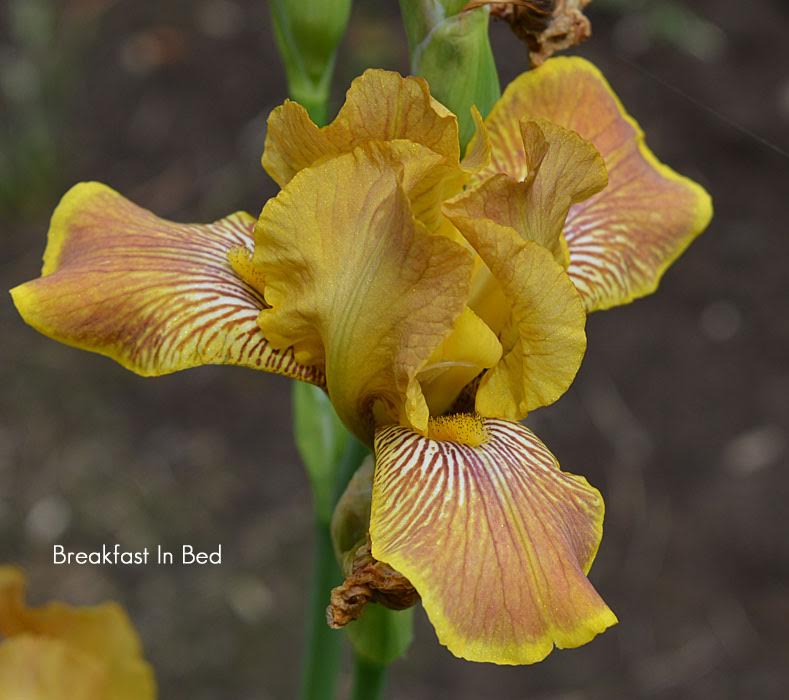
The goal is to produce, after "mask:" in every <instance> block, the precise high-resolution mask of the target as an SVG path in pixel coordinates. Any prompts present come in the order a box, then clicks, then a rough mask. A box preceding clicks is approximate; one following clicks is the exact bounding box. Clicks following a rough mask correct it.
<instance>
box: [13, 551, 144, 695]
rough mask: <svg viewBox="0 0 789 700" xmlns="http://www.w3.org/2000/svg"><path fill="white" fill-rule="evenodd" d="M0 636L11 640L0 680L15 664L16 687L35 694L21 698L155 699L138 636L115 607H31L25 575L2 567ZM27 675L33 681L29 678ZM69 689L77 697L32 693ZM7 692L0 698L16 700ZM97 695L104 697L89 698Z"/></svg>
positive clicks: (107, 605)
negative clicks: (78, 673)
mask: <svg viewBox="0 0 789 700" xmlns="http://www.w3.org/2000/svg"><path fill="white" fill-rule="evenodd" d="M0 635H2V636H4V637H7V638H8V639H7V640H6V641H5V642H3V643H2V644H0V680H2V679H3V678H4V677H5V676H7V675H9V673H10V668H12V667H13V666H9V665H10V664H13V665H14V666H15V667H16V676H15V682H17V683H19V684H20V685H19V688H20V689H26V690H27V691H28V692H30V693H31V695H24V696H21V697H25V698H27V697H31V698H35V699H36V700H38V698H39V697H40V698H41V700H43V699H44V698H47V699H49V698H53V697H56V698H60V697H62V698H63V700H66V698H68V700H72V698H73V699H74V700H82V699H83V698H84V699H85V700H88V699H89V700H153V698H154V697H155V696H156V684H155V681H154V678H153V672H152V670H151V667H150V666H149V665H148V664H147V663H146V662H145V661H144V659H143V658H142V649H141V645H140V640H139V638H138V637H137V633H136V632H135V631H134V628H133V627H132V625H131V622H130V621H129V618H128V616H127V615H126V613H125V612H124V611H123V610H122V609H121V608H120V607H119V606H118V605H116V604H114V603H105V604H103V605H96V606H92V607H82V608H77V607H72V606H70V605H64V604H63V603H48V604H47V605H44V606H42V607H40V608H28V607H27V605H26V604H25V580H24V576H23V575H22V572H21V571H20V570H18V569H16V568H15V567H11V566H1V567H0ZM76 668H82V669H83V670H84V672H85V676H81V677H79V678H78V677H76V676H75V673H74V670H75V669H76ZM23 670H24V672H26V673H28V674H29V676H30V677H28V678H25V677H24V675H22V674H23ZM11 675H13V674H11ZM25 681H27V683H26V682H25ZM58 682H59V683H60V684H58ZM11 687H14V686H13V685H12V686H11ZM69 687H71V688H73V690H74V694H73V695H66V694H63V695H42V694H39V695H35V694H32V693H33V692H34V691H35V692H39V693H43V692H44V691H45V690H47V689H50V690H51V689H52V688H57V689H58V690H59V691H60V692H63V689H64V688H69ZM5 690H7V687H6V686H0V696H1V697H12V696H6V695H4V694H3V692H2V691H5ZM97 690H100V691H101V693H100V694H91V693H95V692H96V691H97ZM13 697H17V696H16V695H14V696H13Z"/></svg>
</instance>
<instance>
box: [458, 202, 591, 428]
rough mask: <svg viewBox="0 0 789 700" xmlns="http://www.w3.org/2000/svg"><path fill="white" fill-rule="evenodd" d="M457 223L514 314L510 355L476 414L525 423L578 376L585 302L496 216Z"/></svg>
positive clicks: (506, 331)
mask: <svg viewBox="0 0 789 700" xmlns="http://www.w3.org/2000/svg"><path fill="white" fill-rule="evenodd" d="M452 220H453V222H454V223H455V225H456V226H457V227H458V229H460V231H461V233H462V234H463V235H464V236H465V237H466V239H467V240H468V241H469V243H470V244H471V245H472V246H473V248H474V249H475V250H476V251H477V253H479V256H480V257H481V258H482V260H483V261H484V263H485V264H486V266H487V268H488V270H489V271H490V275H491V278H492V280H493V281H494V282H495V285H494V287H495V295H493V297H494V298H499V299H500V298H502V297H503V298H504V299H505V300H506V303H507V305H508V309H509V318H508V320H507V322H506V323H505V325H504V326H503V328H502V329H501V331H500V338H501V343H502V346H503V356H502V359H501V360H500V361H499V362H498V364H496V365H495V366H494V367H493V368H492V369H491V370H489V371H488V372H487V373H486V374H485V375H484V376H483V377H482V381H481V382H480V385H479V389H478V390H477V396H476V409H477V411H479V412H480V413H481V414H482V415H485V416H494V417H497V418H507V419H509V420H520V419H521V418H524V417H525V416H526V415H527V414H528V413H529V411H532V410H534V409H535V408H539V407H540V406H546V405H548V404H550V403H553V402H554V401H556V399H558V398H559V397H560V396H561V395H562V394H563V393H564V392H565V391H567V389H568V388H569V386H570V384H571V383H572V381H573V379H574V378H575V375H576V373H577V372H578V369H579V367H580V365H581V360H582V359H583V355H584V352H585V351H586V334H585V333H584V326H585V325H586V314H585V312H584V308H583V303H582V302H581V299H580V297H579V295H578V292H577V291H576V290H575V288H574V287H573V284H572V282H571V281H570V278H569V277H568V276H567V274H566V272H565V270H564V268H563V267H562V266H561V265H559V264H558V263H557V262H556V261H555V260H554V258H553V256H552V255H551V253H550V252H548V250H546V249H545V248H544V247H543V246H541V245H539V244H538V243H534V242H532V241H524V240H522V239H521V238H520V236H519V235H518V234H517V233H516V231H515V230H514V229H511V228H508V227H505V226H501V225H499V224H497V223H494V222H493V221H491V220H489V219H468V218H461V217H453V218H452ZM491 294H492V293H491Z"/></svg>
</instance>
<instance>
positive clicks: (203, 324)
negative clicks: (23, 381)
mask: <svg viewBox="0 0 789 700" xmlns="http://www.w3.org/2000/svg"><path fill="white" fill-rule="evenodd" d="M253 225H254V221H253V219H252V218H251V217H250V216H249V215H248V214H244V213H238V214H233V215H231V216H228V217H227V218H225V219H222V220H221V221H217V222H215V223H213V224H205V225H195V224H175V223H172V222H169V221H165V220H163V219H160V218H158V217H156V216H155V215H154V214H152V213H150V212H148V211H146V210H144V209H141V208H140V207H138V206H136V205H135V204H132V203H131V202H130V201H129V200H127V199H125V198H123V197H122V196H121V195H120V194H118V193H117V192H115V191H113V190H111V189H110V188H109V187H106V186H105V185H101V184H99V183H95V182H93V183H82V184H79V185H76V186H75V187H73V188H72V189H71V190H70V191H69V192H68V193H67V194H66V195H65V196H64V197H63V200H62V201H61V203H60V205H59V206H58V208H57V209H56V210H55V213H54V215H53V217H52V223H51V226H50V230H49V239H48V242H47V248H46V252H45V253H44V267H43V270H42V276H41V277H40V278H38V279H36V280H33V281H32V282H28V283H26V284H23V285H21V286H19V287H16V288H15V289H13V290H12V291H11V294H12V296H13V298H14V303H15V304H16V307H17V309H18V310H19V313H20V314H21V315H22V317H23V318H24V319H25V321H26V322H27V323H29V324H30V325H31V326H33V327H34V328H35V329H36V330H38V331H39V332H41V333H43V334H44V335H47V336H49V337H51V338H54V339H55V340H58V341H60V342H62V343H66V344H67V345H73V346H75V347H78V348H81V349H83V350H91V351H93V352H97V353H100V354H102V355H106V356H108V357H111V358H112V359H113V360H115V361H116V362H119V363H120V364H121V365H123V366H124V367H126V368H127V369H130V370H132V371H134V372H136V373H138V374H141V375H145V376H152V375H160V374H167V373H169V372H175V371H177V370H182V369H187V368H189V367H195V366H198V365H206V364H233V365H241V366H244V367H251V368H253V369H262V370H267V371H270V372H277V373H280V374H284V375H286V376H289V377H293V378H296V379H303V380H304V381H310V382H313V383H316V384H321V383H322V382H323V377H322V375H321V374H320V372H319V371H316V369H315V368H309V367H303V366H300V365H298V364H297V363H296V362H295V361H294V359H293V355H292V353H291V352H290V351H289V350H287V349H281V350H274V349H273V348H271V346H270V345H269V343H268V341H267V340H266V338H265V337H264V336H263V334H262V333H261V331H260V328H259V327H258V325H257V317H258V314H259V313H260V310H261V309H263V308H265V306H266V303H265V301H264V299H263V295H262V293H261V291H260V289H259V288H256V287H255V286H253V285H252V284H248V283H247V282H245V281H244V280H243V279H242V278H241V277H240V276H239V274H237V273H236V272H235V271H234V268H233V266H232V265H231V262H235V264H236V265H237V267H238V268H239V269H240V270H241V271H242V272H243V269H244V256H245V255H246V256H248V255H249V253H248V252H244V251H249V250H251V247H252V236H251V232H252V227H253ZM239 251H241V253H240V252H239ZM229 256H230V259H229ZM247 272H249V273H250V274H251V271H250V270H249V269H247ZM251 281H252V282H253V284H254V283H255V280H254V279H252V280H251Z"/></svg>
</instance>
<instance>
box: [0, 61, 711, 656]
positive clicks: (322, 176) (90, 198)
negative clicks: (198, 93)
mask: <svg viewBox="0 0 789 700" xmlns="http://www.w3.org/2000/svg"><path fill="white" fill-rule="evenodd" d="M475 117H476V121H477V133H476V136H475V137H474V139H473V141H472V143H471V144H470V146H469V148H468V149H467V153H466V155H465V158H463V159H462V160H461V154H460V149H459V145H458V128H457V120H456V118H455V116H454V115H453V114H451V113H450V112H449V111H448V110H447V109H446V108H444V107H443V106H442V105H441V104H439V103H438V102H436V101H435V100H434V99H433V98H431V96H430V94H429V91H428V87H427V85H426V83H425V82H424V81H423V80H421V79H418V78H402V77H400V76H399V75H397V74H396V73H390V72H386V71H380V70H371V71H367V72H366V73H365V74H364V75H363V76H361V77H360V78H358V79H357V80H356V81H354V83H353V84H352V86H351V88H350V90H349V92H348V95H347V99H346V102H345V104H344V106H343V107H342V109H341V110H340V112H339V114H338V116H337V118H336V119H335V121H334V122H333V123H332V124H330V125H328V126H326V127H323V128H319V127H317V126H316V125H315V124H313V123H312V122H311V121H310V119H309V117H308V116H307V113H306V111H305V110H304V109H303V108H302V107H301V106H300V105H298V104H296V103H293V102H286V103H285V104H283V105H282V106H280V107H278V108H277V109H275V110H274V112H273V113H272V114H271V116H270V118H269V122H268V131H267V138H266V147H265V152H264V155H263V165H264V167H265V168H266V170H267V171H268V173H269V174H270V175H271V176H272V177H273V178H274V180H276V181H277V183H278V184H279V185H280V187H281V188H282V189H281V191H280V193H279V194H278V195H277V196H276V197H275V198H273V199H272V200H270V201H269V202H268V203H267V204H266V205H265V207H264V208H263V211H262V213H261V215H260V218H259V219H258V220H257V221H255V220H254V219H253V218H252V217H250V216H248V215H246V214H243V213H240V214H233V215H231V216H229V217H227V218H225V219H222V220H221V221H217V222H215V223H213V224H208V225H185V224H175V223H170V222H167V221H163V220H161V219H159V218H157V217H156V216H154V215H153V214H151V213H149V212H147V211H144V210H142V209H140V208H138V207H137V206H135V205H134V204H132V203H130V202H129V201H127V200H125V199H124V198H122V197H121V196H120V195H119V194H117V193H115V192H113V191H112V190H110V189H109V188H107V187H105V186H103V185H99V184H95V183H87V184H81V185H77V186H76V187H75V188H73V189H72V190H71V191H70V192H69V193H68V194H67V195H66V196H65V197H64V199H63V201H62V202H61V204H60V205H59V206H58V208H57V210H56V211H55V214H54V216H53V219H52V226H51V229H50V233H49V243H48V245H47V250H46V253H45V255H44V268H43V272H42V276H41V277H40V278H39V279H37V280H34V281H32V282H28V283H27V284H24V285H22V286H20V287H17V288H16V289H14V290H13V292H12V293H13V295H14V300H15V302H16V305H17V307H18V309H19V311H20V313H21V314H22V316H23V317H24V318H25V320H26V321H27V322H28V323H29V324H31V325H32V326H33V327H35V328H36V329H38V330H40V331H41V332H43V333H45V334H47V335H49V336H50V337H53V338H55V339H57V340H60V341H61V342H65V343H68V344H70V345H74V346H77V347H80V348H83V349H88V350H93V351H95V352H99V353H102V354H105V355H108V356H109V357H112V358H113V359H115V360H117V361H118V362H120V363H121V364H122V365H124V366H125V367H127V368H129V369H131V370H133V371H135V372H137V373H139V374H144V375H158V374H165V373H167V372H173V371H176V370H180V369H184V368H187V367H193V366H196V365H201V364H235V365H243V366H246V367H252V368H256V369H262V370H266V371H271V372H278V373H280V374H285V375H287V376H289V377H292V378H295V379H299V380H303V381H307V382H311V383H313V384H316V385H318V386H321V387H323V388H325V389H326V391H327V392H328V395H329V397H330V398H331V400H332V402H333V404H334V406H335V408H336V410H337V413H338V415H339V416H340V417H341V419H342V420H343V421H344V423H345V424H346V425H347V426H348V428H349V429H350V430H352V431H353V432H354V433H355V434H356V435H357V436H358V437H359V438H360V439H362V440H364V441H366V442H367V443H368V444H370V445H371V446H373V447H374V450H375V458H376V465H375V477H374V486H373V500H372V513H371V522H370V536H371V543H372V555H373V557H375V558H376V559H378V560H380V561H382V562H385V563H387V564H389V565H390V566H391V567H393V568H394V569H396V570H397V571H399V572H400V573H402V574H403V575H404V576H405V577H407V578H408V579H409V580H410V581H411V583H412V584H413V586H414V587H415V588H416V590H417V591H418V592H419V594H420V595H421V597H422V601H423V604H424V607H425V610H426V611H427V614H428V616H429V617H430V620H431V621H432V623H433V625H434V627H435V629H436V632H437V634H438V637H439V640H440V641H441V642H442V643H443V644H445V645H446V646H447V647H448V648H449V649H450V650H451V651H452V652H453V653H455V654H456V655H458V656H461V657H463V658H466V659H470V660H475V661H491V662H496V663H506V664H521V663H532V662H535V661H539V660H540V659H542V658H544V657H545V656H546V655H547V654H548V653H549V652H550V651H551V649H552V648H553V647H554V646H558V647H575V646H579V645H581V644H584V643H586V642H587V641H589V640H590V639H592V638H593V637H594V636H595V635H596V634H598V633H599V632H602V631H603V630H604V629H606V628H607V627H609V626H610V625H612V624H614V623H615V622H616V618H615V616H614V614H613V613H612V612H611V611H610V610H609V608H608V607H607V606H606V605H605V603H604V602H603V601H602V599H601V598H600V597H599V595H598V594H597V592H596V591H595V590H594V588H593V587H592V585H591V584H590V582H589V581H588V579H587V578H586V574H587V572H588V571H589V568H590V567H591V565H592V561H593V559H594V557H595V553H596V552H597V548H598V545H599V543H600V539H601V536H602V521H603V501H602V498H601V496H600V494H599V492H598V491H597V490H596V489H594V488H592V487H591V486H590V485H589V484H588V483H587V482H586V480H585V479H583V478H581V477H577V476H573V475H571V474H567V473H565V472H562V471H561V470H560V469H559V465H558V463H557V461H556V459H555V458H554V457H553V455H552V454H551V453H550V452H549V451H548V450H547V448H546V447H545V446H544V445H543V444H542V443H541V442H540V441H539V440H538V439H537V437H536V436H535V435H534V434H533V433H531V432H530V431H529V430H528V429H527V428H525V427H523V426H522V425H520V424H519V423H518V422H517V421H519V420H521V419H522V418H524V417H525V416H526V415H527V413H528V412H529V411H531V410H533V409H536V408H538V407H540V406H544V405H546V404H549V403H551V402H553V401H555V400H556V399H558V398H559V396H561V394H562V393H563V392H564V391H565V390H566V389H567V388H568V387H569V385H570V383H571V382H572V381H573V378H574V377H575V374H576V372H577V370H578V368H579V365H580V363H581V359H582V356H583V354H584V350H585V344H586V338H585V333H584V325H585V319H586V314H587V312H589V311H592V310H595V309H603V308H608V307H611V306H615V305H617V304H622V303H626V302H628V301H630V300H632V299H634V298H636V297H638V296H641V295H644V294H647V293H649V292H651V291H652V290H654V288H655V287H656V285H657V282H658V279H659V277H660V275H661V274H662V273H663V271H664V270H665V269H666V267H667V266H668V265H669V264H670V263H671V262H672V261H673V260H674V259H675V258H676V257H677V256H678V255H679V254H680V253H681V252H682V250H683V249H684V248H685V247H686V246H687V245H688V244H689V243H690V241H691V240H692V239H693V238H694V237H695V236H696V235H697V234H699V233H700V232H701V231H702V230H703V229H704V228H705V226H706V225H707V223H708V221H709V219H710V216H711V206H710V201H709V197H708V196H707V194H706V193H705V192H704V191H703V190H702V189H701V188H700V187H699V186H698V185H696V184H695V183H693V182H691V181H689V180H687V179H685V178H683V177H681V176H679V175H677V174H676V173H674V172H673V171H671V170H670V169H669V168H668V167H666V166H664V165H661V164H660V163H659V162H658V161H657V160H656V159H655V157H654V156H653V155H652V153H651V152H650V151H649V150H648V149H647V147H646V146H645V144H644V142H643V136H642V134H641V132H640V130H639V129H638V127H637V125H636V124H635V122H634V121H633V120H632V119H631V118H630V117H629V116H628V115H627V114H626V113H625V111H624V109H623V108H622V105H621V104H620V103H619V101H618V100H617V98H616V96H615V95H614V94H613V92H612V91H611V89H610V87H609V86H608V84H607V83H606V81H605V80H604V78H603V77H602V76H601V75H600V73H599V72H598V71H597V70H596V69H595V68H594V67H593V66H592V65H591V64H589V63H588V62H586V61H584V60H582V59H578V58H559V59H553V60H550V61H548V62H546V64H545V65H544V66H542V67H541V68H539V69H537V70H534V71H531V72H528V73H526V74H524V75H522V76H521V77H520V78H518V79H517V80H515V81H514V82H513V83H512V84H511V85H510V86H509V87H508V88H507V90H506V91H505V93H504V95H503V96H502V98H501V100H500V101H499V103H498V104H497V105H496V106H495V107H494V109H493V111H492V112H491V114H490V115H489V116H488V117H487V119H486V120H484V121H483V120H482V119H481V118H480V117H479V115H478V114H477V115H475Z"/></svg>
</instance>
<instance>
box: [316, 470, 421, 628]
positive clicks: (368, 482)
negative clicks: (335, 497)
mask: <svg viewBox="0 0 789 700" xmlns="http://www.w3.org/2000/svg"><path fill="white" fill-rule="evenodd" d="M372 493H373V458H372V456H370V457H368V458H367V459H366V460H365V461H364V462H363V463H362V466H361V467H359V469H358V470H357V471H356V473H355V474H354V475H353V478H352V479H351V481H350V482H349V484H348V487H347V488H346V490H345V493H343V495H342V497H341V498H340V500H339V501H338V503H337V507H336V509H335V511H334V516H333V517H332V522H331V535H332V542H333V544H334V552H335V554H336V556H337V561H338V563H339V564H340V568H341V569H342V572H343V574H344V575H345V581H344V582H343V584H342V585H341V586H338V587H337V588H335V589H334V590H333V591H332V594H331V604H330V605H329V607H328V609H327V610H326V619H327V621H328V623H329V626H330V627H334V628H339V627H345V625H347V624H348V623H349V622H352V621H353V620H356V619H358V618H359V617H360V616H361V614H362V611H363V610H364V607H365V606H366V605H367V604H368V603H371V602H372V603H380V604H381V605H383V606H384V607H385V608H389V609H390V610H405V609H406V608H410V607H412V606H413V605H416V603H417V602H418V601H419V594H418V593H417V592H416V591H415V590H414V587H413V586H412V585H411V583H410V582H409V581H408V580H407V579H406V578H405V577H404V576H403V575H402V574H400V573H398V572H397V571H395V570H394V569H392V568H391V567H390V566H388V565H387V564H384V563H383V562H380V561H378V560H376V559H375V558H374V557H373V555H372V553H371V551H370V536H369V532H368V531H369V528H370V504H371V502H372Z"/></svg>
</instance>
